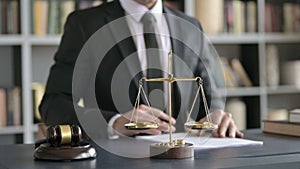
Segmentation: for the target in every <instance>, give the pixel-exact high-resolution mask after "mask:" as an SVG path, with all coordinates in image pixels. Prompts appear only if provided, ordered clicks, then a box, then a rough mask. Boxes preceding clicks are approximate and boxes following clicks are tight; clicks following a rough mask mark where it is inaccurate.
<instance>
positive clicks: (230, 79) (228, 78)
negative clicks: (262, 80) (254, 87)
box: [220, 57, 238, 88]
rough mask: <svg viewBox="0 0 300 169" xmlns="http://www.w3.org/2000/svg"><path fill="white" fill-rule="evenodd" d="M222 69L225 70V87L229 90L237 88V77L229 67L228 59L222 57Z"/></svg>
mask: <svg viewBox="0 0 300 169" xmlns="http://www.w3.org/2000/svg"><path fill="white" fill-rule="evenodd" d="M220 60H221V63H222V68H223V70H224V77H225V85H226V87H228V88H232V87H237V86H238V82H237V80H236V77H235V75H234V74H233V72H232V69H231V67H230V65H229V61H228V59H227V58H226V57H220Z"/></svg>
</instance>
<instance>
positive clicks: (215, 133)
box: [212, 129, 219, 137]
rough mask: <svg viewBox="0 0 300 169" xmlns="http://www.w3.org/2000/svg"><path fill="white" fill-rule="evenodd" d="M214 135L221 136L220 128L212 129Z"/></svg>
mask: <svg viewBox="0 0 300 169" xmlns="http://www.w3.org/2000/svg"><path fill="white" fill-rule="evenodd" d="M212 135H213V136H214V137H219V130H218V129H215V130H213V131H212Z"/></svg>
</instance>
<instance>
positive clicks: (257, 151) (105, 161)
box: [0, 130, 300, 169]
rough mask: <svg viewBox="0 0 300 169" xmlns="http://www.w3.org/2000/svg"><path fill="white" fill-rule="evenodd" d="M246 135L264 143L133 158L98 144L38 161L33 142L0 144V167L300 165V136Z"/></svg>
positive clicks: (161, 168)
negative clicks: (81, 153) (72, 155)
mask: <svg viewBox="0 0 300 169" xmlns="http://www.w3.org/2000/svg"><path fill="white" fill-rule="evenodd" d="M244 133H245V138H247V139H252V140H261V141H263V142H264V145H263V146H246V147H235V148H222V149H212V150H197V151H195V157H194V158H193V159H180V160H173V159H168V160H167V159H151V158H142V159H131V158H124V157H120V156H117V155H114V154H111V153H108V152H107V151H105V150H103V149H101V148H99V147H97V152H98V156H97V158H96V159H91V160H82V161H63V162H52V161H37V160H34V158H33V149H34V146H33V145H7V146H0V169H2V168H3V169H7V168H22V169H35V168H36V169H47V168H49V169H69V168H70V169H71V168H72V169H77V168H78V169H88V168H90V169H94V168H103V169H107V168H126V169H141V168H143V169H169V168H172V169H173V168H174V169H176V168H178V169H192V168H242V169H248V168H249V169H250V168H255V169H258V168H264V169H266V168H272V169H274V168H296V169H299V168H300V138H299V137H288V136H281V135H273V134H266V133H262V131H261V130H248V131H245V132H244Z"/></svg>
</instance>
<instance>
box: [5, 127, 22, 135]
mask: <svg viewBox="0 0 300 169" xmlns="http://www.w3.org/2000/svg"><path fill="white" fill-rule="evenodd" d="M22 133H23V126H9V127H1V128H0V135H5V134H22Z"/></svg>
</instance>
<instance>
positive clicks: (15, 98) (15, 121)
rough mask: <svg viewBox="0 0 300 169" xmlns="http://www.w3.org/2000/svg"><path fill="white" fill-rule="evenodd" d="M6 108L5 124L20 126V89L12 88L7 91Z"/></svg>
mask: <svg viewBox="0 0 300 169" xmlns="http://www.w3.org/2000/svg"><path fill="white" fill-rule="evenodd" d="M7 105H8V108H7V113H8V114H9V116H8V117H9V118H8V119H7V124H8V125H12V126H19V125H21V88H20V87H13V88H12V89H9V90H8V104H7Z"/></svg>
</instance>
